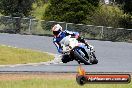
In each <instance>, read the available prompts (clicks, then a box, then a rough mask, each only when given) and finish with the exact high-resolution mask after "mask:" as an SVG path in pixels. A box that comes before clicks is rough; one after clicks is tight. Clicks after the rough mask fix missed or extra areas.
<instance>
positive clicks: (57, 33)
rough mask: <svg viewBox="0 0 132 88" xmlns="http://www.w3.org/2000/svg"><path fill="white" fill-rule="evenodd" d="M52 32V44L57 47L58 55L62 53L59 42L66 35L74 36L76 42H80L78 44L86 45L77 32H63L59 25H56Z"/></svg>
mask: <svg viewBox="0 0 132 88" xmlns="http://www.w3.org/2000/svg"><path fill="white" fill-rule="evenodd" d="M52 32H53V34H54V38H53V43H54V44H55V46H56V47H57V50H58V52H59V53H63V50H62V47H61V44H60V41H61V40H62V39H63V38H64V37H66V36H68V35H71V36H74V37H75V38H76V39H77V40H78V41H80V42H82V43H85V44H86V45H88V44H87V43H86V41H85V40H84V39H83V38H81V37H80V36H79V33H78V32H72V31H68V30H64V31H63V30H62V27H61V26H60V25H59V24H56V25H54V26H53V28H52Z"/></svg>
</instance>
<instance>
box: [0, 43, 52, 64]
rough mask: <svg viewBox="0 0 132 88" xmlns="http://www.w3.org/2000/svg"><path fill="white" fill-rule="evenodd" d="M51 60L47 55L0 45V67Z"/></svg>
mask: <svg viewBox="0 0 132 88" xmlns="http://www.w3.org/2000/svg"><path fill="white" fill-rule="evenodd" d="M53 58H54V56H53V55H49V54H48V53H43V52H39V51H33V50H29V49H18V48H13V47H7V46H2V45H0V65H7V64H26V63H37V62H45V61H49V60H52V59H53Z"/></svg>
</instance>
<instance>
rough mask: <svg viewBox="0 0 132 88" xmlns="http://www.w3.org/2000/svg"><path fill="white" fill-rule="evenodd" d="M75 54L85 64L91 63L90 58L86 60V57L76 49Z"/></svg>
mask: <svg viewBox="0 0 132 88" xmlns="http://www.w3.org/2000/svg"><path fill="white" fill-rule="evenodd" d="M74 55H75V56H76V57H77V58H78V59H79V61H80V62H82V63H84V64H85V65H89V64H91V63H90V62H89V60H86V58H85V57H83V56H81V55H80V53H78V52H77V51H76V50H75V51H74Z"/></svg>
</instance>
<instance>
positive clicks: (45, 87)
mask: <svg viewBox="0 0 132 88" xmlns="http://www.w3.org/2000/svg"><path fill="white" fill-rule="evenodd" d="M9 76H11V75H9ZM19 76H20V77H21V78H22V77H27V79H20V78H19V79H17V80H14V79H13V80H12V79H10V80H0V88H132V83H130V84H85V85H84V86H80V85H78V84H77V83H76V80H75V75H72V77H71V76H69V77H68V76H64V75H38V76H39V77H37V76H34V75H25V76H23V75H19ZM13 77H15V76H13ZM17 77H18V76H17Z"/></svg>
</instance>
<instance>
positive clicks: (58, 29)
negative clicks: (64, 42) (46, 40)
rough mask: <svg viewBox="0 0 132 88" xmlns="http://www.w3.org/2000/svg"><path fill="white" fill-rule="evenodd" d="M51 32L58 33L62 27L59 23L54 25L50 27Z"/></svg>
mask: <svg viewBox="0 0 132 88" xmlns="http://www.w3.org/2000/svg"><path fill="white" fill-rule="evenodd" d="M52 31H53V34H54V35H56V36H57V35H58V34H59V33H60V32H61V31H62V27H61V26H60V25H59V24H56V25H54V27H53V28H52Z"/></svg>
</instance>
